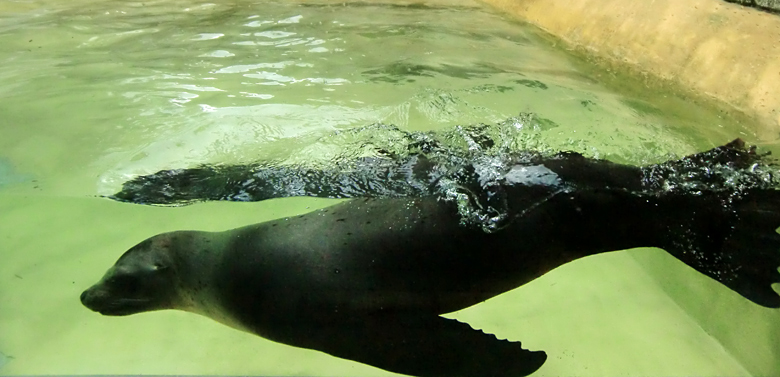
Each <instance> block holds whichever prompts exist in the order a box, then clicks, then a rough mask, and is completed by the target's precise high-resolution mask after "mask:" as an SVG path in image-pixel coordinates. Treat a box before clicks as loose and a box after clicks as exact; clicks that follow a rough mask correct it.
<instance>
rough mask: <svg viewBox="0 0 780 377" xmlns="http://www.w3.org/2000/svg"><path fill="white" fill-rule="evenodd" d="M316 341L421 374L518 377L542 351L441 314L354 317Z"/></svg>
mask: <svg viewBox="0 0 780 377" xmlns="http://www.w3.org/2000/svg"><path fill="white" fill-rule="evenodd" d="M330 330H331V331H332V330H336V331H338V332H334V333H333V334H332V336H328V337H327V339H325V344H321V345H320V347H318V348H319V349H320V350H321V351H325V352H327V353H329V354H331V355H334V356H337V357H341V358H345V359H349V360H354V361H358V362H361V363H364V364H368V365H372V366H375V367H378V368H382V369H385V370H388V371H392V372H396V373H403V374H408V375H412V376H419V377H496V376H507V377H509V376H512V377H521V376H526V375H529V374H531V373H533V372H535V371H536V370H537V369H539V368H540V367H541V366H542V364H544V362H545V360H546V359H547V354H545V353H544V351H529V350H527V349H523V348H522V347H521V344H520V342H513V341H508V340H500V339H498V338H496V336H495V335H492V334H486V333H484V332H483V331H481V330H475V329H473V328H472V327H471V326H469V325H468V324H466V323H462V322H458V321H456V320H452V319H446V318H443V317H439V316H430V317H428V316H426V317H416V316H415V317H396V316H383V317H382V318H381V319H377V318H371V319H368V320H366V321H360V320H355V321H354V322H353V321H350V324H349V325H347V326H345V327H344V328H343V329H342V328H340V327H339V328H338V329H336V328H333V327H331V328H330Z"/></svg>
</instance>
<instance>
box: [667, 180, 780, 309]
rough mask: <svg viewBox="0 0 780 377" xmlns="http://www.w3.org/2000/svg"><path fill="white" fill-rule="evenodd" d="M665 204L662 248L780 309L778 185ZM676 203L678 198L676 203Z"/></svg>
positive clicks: (738, 289)
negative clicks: (669, 212) (669, 214)
mask: <svg viewBox="0 0 780 377" xmlns="http://www.w3.org/2000/svg"><path fill="white" fill-rule="evenodd" d="M678 199H683V200H675V199H674V198H672V199H671V201H672V202H670V203H668V204H669V205H668V207H667V208H671V207H675V211H676V214H675V215H674V218H673V219H669V220H670V221H668V222H667V223H666V224H665V225H663V226H664V227H666V231H665V232H666V236H665V237H664V238H665V239H664V241H663V242H664V244H665V245H664V246H663V248H664V249H665V250H667V251H668V252H669V253H670V254H672V255H674V256H675V257H677V258H678V259H680V260H681V261H683V262H685V263H686V264H687V265H689V266H691V267H693V268H695V269H696V270H698V271H699V272H701V273H703V274H705V275H707V276H709V277H711V278H713V279H715V280H717V281H719V282H721V283H723V284H724V285H726V286H727V287H729V288H731V289H732V290H734V291H736V292H737V293H739V294H741V295H742V296H744V297H745V298H747V299H749V300H751V301H753V302H754V303H756V304H759V305H762V306H766V307H770V308H780V295H779V294H778V292H775V291H774V290H773V289H772V284H775V283H780V272H778V267H780V234H778V233H777V231H776V229H777V228H778V227H780V190H775V189H752V190H745V191H742V192H738V193H703V194H702V195H701V196H698V197H693V198H691V197H688V198H685V197H678ZM675 202H676V203H675Z"/></svg>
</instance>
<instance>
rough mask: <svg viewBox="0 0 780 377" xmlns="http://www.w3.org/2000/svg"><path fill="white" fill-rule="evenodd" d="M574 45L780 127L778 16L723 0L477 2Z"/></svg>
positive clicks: (759, 128)
mask: <svg viewBox="0 0 780 377" xmlns="http://www.w3.org/2000/svg"><path fill="white" fill-rule="evenodd" d="M482 1H484V2H486V3H488V4H491V5H493V6H495V7H497V8H499V9H502V10H504V11H506V12H508V13H510V14H512V15H515V16H518V17H519V18H521V19H523V20H525V21H528V22H530V23H532V24H534V25H536V26H538V27H540V28H541V29H543V30H545V31H547V32H549V33H550V34H552V35H553V36H555V37H558V38H560V39H562V40H563V41H565V42H567V43H569V44H570V45H572V46H573V47H574V48H579V49H584V50H587V51H588V52H589V53H590V54H592V55H594V56H596V57H598V58H604V59H606V60H607V61H610V62H613V63H620V64H623V65H625V66H627V67H628V68H631V69H634V70H637V71H639V72H642V73H648V74H651V75H653V76H655V77H657V78H660V79H662V80H668V81H669V82H675V83H678V84H680V85H681V86H682V87H683V88H688V89H691V90H693V91H694V92H696V93H700V94H703V95H705V96H708V97H712V98H714V99H716V100H718V101H720V102H723V103H725V104H727V105H729V106H732V107H734V108H736V109H737V110H739V111H741V112H744V113H745V114H747V115H749V116H751V117H754V118H755V119H757V121H758V123H759V124H757V125H756V129H755V130H754V131H755V132H756V133H757V134H758V136H759V137H760V138H761V139H764V140H767V141H768V140H775V139H777V138H778V133H779V132H780V16H778V15H774V14H768V13H764V12H761V11H758V10H755V9H750V8H745V7H742V6H740V5H737V4H731V3H726V2H723V1H721V0H689V1H679V0H655V1H620V0H576V1H575V0H544V1H542V0H482Z"/></svg>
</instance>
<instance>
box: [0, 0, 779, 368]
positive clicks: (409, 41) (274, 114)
mask: <svg viewBox="0 0 780 377" xmlns="http://www.w3.org/2000/svg"><path fill="white" fill-rule="evenodd" d="M0 62H2V70H0V114H2V116H0V242H2V243H0V252H2V253H6V254H4V256H6V255H8V256H9V257H8V259H3V261H4V262H3V263H2V264H0V301H2V302H3V310H0V333H3V334H4V335H3V337H0V338H1V339H0V351H2V353H0V368H2V369H1V370H0V372H2V373H10V374H60V373H65V374H107V373H118V374H127V373H171V374H231V373H232V374H254V375H258V374H268V375H344V376H346V375H353V376H358V375H359V376H367V375H372V376H373V375H388V374H387V373H384V372H383V371H380V370H378V369H376V368H371V367H368V366H365V365H362V364H355V363H347V362H344V361H343V360H338V359H335V358H332V357H329V356H327V355H324V354H321V353H316V352H309V351H301V350H298V349H290V348H283V347H281V346H278V345H276V344H273V343H270V342H265V341H264V340H262V339H259V338H257V337H250V336H244V335H242V334H236V333H234V332H231V331H230V330H226V329H225V328H222V327H218V326H216V325H214V326H212V327H208V326H209V325H210V323H205V322H198V321H199V320H201V319H200V318H192V317H189V316H184V315H183V314H179V313H173V314H171V313H156V314H155V315H148V316H147V315H143V316H139V317H133V318H130V319H125V320H126V321H125V320H123V321H111V320H107V319H104V318H97V317H96V316H93V315H92V314H93V313H89V312H88V311H87V310H86V309H84V308H83V307H82V306H81V305H80V303H79V302H78V295H79V293H80V291H81V290H82V289H83V288H84V287H85V286H87V285H88V284H91V282H92V281H93V280H94V279H95V278H96V277H97V276H99V274H102V272H103V271H104V270H105V267H106V266H107V265H110V263H113V261H114V260H115V259H116V257H117V256H118V255H120V253H121V251H123V250H125V249H126V248H127V247H129V246H132V245H133V244H135V243H136V242H137V241H139V240H141V239H144V238H146V237H148V236H149V235H151V234H156V233H159V232H162V231H168V230H175V229H209V230H223V229H227V228H229V227H237V226H241V225H245V224H249V223H252V222H257V221H263V220H268V219H272V218H275V217H282V216H288V215H290V214H292V213H303V212H307V211H310V210H313V209H314V208H319V207H323V206H326V205H330V204H331V203H332V202H331V201H316V200H311V199H300V200H295V199H293V200H290V201H284V202H282V201H267V202H263V203H260V204H247V203H242V204H241V205H235V204H233V205H230V206H228V205H227V204H224V203H223V204H213V203H211V204H198V205H195V206H190V207H186V208H177V209H171V208H149V207H143V206H136V205H129V204H118V203H114V202H111V201H109V200H107V199H104V198H95V196H99V195H111V194H114V193H116V192H117V191H118V190H119V189H121V187H122V184H123V183H124V182H126V181H128V180H130V179H132V178H135V177H138V176H142V175H146V174H153V173H156V172H158V171H161V170H169V169H187V168H195V167H198V166H201V165H203V164H206V165H208V166H230V165H232V164H256V163H258V164H262V163H266V164H269V165H271V164H276V165H279V166H299V165H307V166H311V167H323V166H334V165H338V164H342V163H344V162H345V161H346V162H349V161H356V160H357V161H377V160H372V159H378V158H379V157H382V156H386V155H398V156H406V157H408V156H409V155H410V152H409V150H408V148H409V145H410V144H409V140H410V139H409V136H408V135H410V134H414V135H417V136H415V137H419V138H422V139H424V138H425V137H426V136H424V135H426V134H425V133H427V132H437V135H439V139H438V142H439V143H441V145H443V146H444V147H443V149H444V150H450V151H451V150H460V151H467V152H468V151H475V150H478V149H479V146H478V145H477V144H478V143H477V142H475V141H474V139H473V138H470V137H464V135H466V136H469V135H471V136H473V135H475V133H473V132H472V130H474V129H480V130H482V131H480V132H483V131H484V132H488V133H490V132H498V131H496V130H499V129H500V128H495V127H494V128H480V127H481V126H479V124H486V125H495V124H497V123H501V124H502V125H503V126H507V127H510V128H511V129H512V132H514V134H513V136H512V137H511V138H508V139H507V138H502V136H501V135H496V134H490V135H488V136H489V137H490V138H494V139H495V140H509V141H508V143H509V144H511V145H509V144H507V145H500V146H499V147H500V148H497V149H501V148H504V149H501V150H503V151H506V150H511V151H520V150H524V149H532V150H537V151H543V152H549V153H554V152H558V151H561V150H572V151H576V152H579V153H582V154H584V155H586V156H588V157H597V158H602V159H609V160H612V161H616V162H621V163H630V164H652V163H658V162H661V161H666V160H668V159H671V158H672V157H680V156H684V155H687V154H691V153H696V152H701V151H704V150H708V149H710V148H712V147H715V146H718V145H722V144H725V143H727V142H729V141H731V140H733V139H734V138H736V137H742V138H744V139H745V140H746V141H747V142H748V143H755V142H761V140H755V137H754V135H753V133H752V132H751V131H750V129H751V128H750V126H749V125H746V124H742V123H740V122H741V120H739V119H737V118H733V117H730V116H729V115H727V114H726V113H723V112H719V111H717V109H713V108H711V107H707V106H705V105H699V104H696V103H692V102H689V101H687V100H686V99H685V98H683V97H675V95H674V94H673V93H665V92H658V93H656V92H650V93H645V90H644V89H643V88H645V86H644V84H643V83H639V82H633V81H630V80H628V79H627V81H625V82H623V83H622V84H623V85H624V86H625V87H631V88H634V90H630V91H623V90H619V89H616V88H615V87H614V86H611V85H609V84H607V83H604V82H603V81H602V80H600V79H599V77H598V76H599V75H602V74H603V75H604V76H612V75H615V74H614V73H605V72H602V71H599V69H598V68H595V67H592V66H589V65H588V64H586V63H585V62H583V61H581V60H578V59H576V58H575V57H573V56H572V55H571V54H570V53H568V52H567V51H565V50H563V49H562V48H560V47H556V46H553V45H552V44H551V43H550V40H549V39H548V37H546V36H545V35H544V34H543V33H542V32H540V31H538V30H536V29H533V28H531V27H529V26H528V25H525V24H523V23H520V22H517V21H513V20H511V19H510V18H508V17H505V16H504V15H501V14H498V13H496V12H495V11H494V10H492V9H489V8H486V7H485V6H484V5H482V4H480V3H477V2H472V1H468V0H458V1H449V2H426V3H413V4H411V5H401V4H400V3H381V4H378V5H372V4H370V3H364V2H327V1H323V2H318V1H314V2H310V3H300V2H288V1H267V2H260V1H244V0H235V1H225V2H214V3H197V2H192V1H182V0H154V1H143V2H141V1H119V0H106V1H86V0H73V1H63V0H28V1H21V0H19V1H17V0H13V1H6V2H1V3H0ZM637 92H642V94H641V95H637ZM669 103H676V104H677V105H676V106H678V107H676V108H671V107H670V106H667V104H669ZM507 120H509V121H508V122H507ZM502 122H503V123H502ZM475 125H476V126H475ZM469 132H472V133H469ZM422 139H419V140H418V139H415V140H414V141H415V142H421V140H422ZM422 142H425V140H422ZM475 143H476V144H475ZM415 145H416V144H415ZM404 153H407V154H406V155H404ZM469 156H473V155H469V154H468V153H464V154H463V156H457V157H458V158H461V160H466V159H468V157H469ZM479 157H480V158H483V159H482V160H479V161H476V162H477V163H481V164H482V165H480V166H489V167H497V168H496V171H499V170H500V174H499V173H496V174H494V175H495V176H496V177H500V178H501V179H505V180H508V181H511V182H528V181H529V180H539V182H543V183H544V184H551V183H553V184H554V183H555V177H553V176H551V175H549V174H548V173H547V172H546V171H544V170H543V169H540V168H539V167H538V166H529V167H519V168H512V167H509V165H507V164H505V162H504V161H495V160H491V159H490V158H491V155H490V154H489V153H487V154H483V155H480V156H479ZM361 159H363V160H361ZM461 162H462V161H461ZM477 163H475V165H479V164H477ZM498 168H500V169H498ZM501 169H503V170H501ZM483 173H484V175H485V176H486V177H487V176H489V177H493V175H491V174H493V171H492V170H489V169H486V171H485V172H483ZM689 173H690V172H689ZM693 173H695V174H709V172H693ZM693 173H692V174H693ZM493 178H495V177H493ZM444 183H447V182H444ZM448 188H452V189H453V191H451V193H452V195H453V196H457V195H460V192H458V191H457V190H455V188H454V183H453V186H452V187H449V186H448V187H442V189H443V190H447V189H448ZM407 189H409V188H407ZM411 189H416V188H411ZM686 189H691V190H694V189H696V187H692V188H686ZM458 198H460V197H456V198H455V199H458ZM285 200H287V199H285ZM479 215H480V216H482V215H483V214H479ZM482 220H485V221H487V222H488V223H490V222H491V221H494V220H495V221H500V219H490V218H488V219H482V218H480V221H482ZM490 224H492V223H490ZM43 230H45V231H43ZM650 252H652V251H647V253H650ZM610 258H612V259H610ZM648 260H651V258H648ZM601 261H607V262H606V263H602V262H601ZM577 266H579V267H577ZM577 266H575V267H569V266H568V265H567V266H565V267H566V268H567V270H566V271H574V272H576V273H574V274H564V273H560V272H559V271H560V269H559V270H556V271H557V272H558V273H559V275H557V279H556V280H555V281H552V280H545V281H543V282H538V281H537V282H534V283H532V284H535V286H533V289H531V288H529V289H528V290H525V291H524V293H522V294H524V295H525V296H522V299H521V300H510V299H506V298H504V299H503V301H501V300H500V299H499V300H492V301H491V302H492V305H494V306H490V305H491V302H488V303H485V304H480V305H478V306H479V307H480V308H484V309H477V310H478V311H467V312H466V313H462V314H461V315H463V316H464V318H469V316H472V317H473V318H472V319H474V321H473V323H477V324H478V326H482V327H481V328H485V329H491V328H492V329H493V330H492V331H496V332H498V331H499V330H501V331H503V334H506V335H504V336H512V337H515V338H520V337H522V338H523V341H524V342H525V341H526V339H527V340H528V342H529V343H528V344H530V345H532V346H533V347H539V348H541V347H546V348H547V349H548V350H553V351H556V355H559V356H558V357H557V359H558V360H557V361H556V363H557V364H550V365H551V367H550V368H559V367H558V366H557V365H561V367H560V368H561V369H548V370H547V371H551V372H549V374H551V375H572V374H574V373H577V374H583V375H585V374H587V375H593V376H597V375H609V374H610V373H613V374H621V373H622V374H624V375H625V374H626V371H636V370H645V371H651V372H648V373H647V374H648V375H705V374H709V375H717V374H718V373H721V374H728V375H737V374H743V375H744V374H747V372H746V370H745V369H744V368H743V367H742V366H740V364H739V363H738V362H736V361H734V360H733V359H732V356H730V355H729V354H728V353H727V352H726V351H724V349H723V347H722V346H721V345H720V343H717V342H715V341H712V339H711V335H710V334H709V333H707V331H711V328H707V329H706V331H702V328H701V327H700V324H699V323H698V322H696V321H694V320H692V319H691V317H690V316H688V314H687V312H684V311H683V310H682V309H680V306H678V305H677V304H675V303H674V302H672V301H671V300H670V299H669V298H668V297H667V295H666V294H665V293H662V292H661V293H659V292H660V291H661V289H660V288H657V282H656V281H655V280H653V279H651V278H650V277H649V275H648V274H647V273H646V272H644V270H643V269H642V268H641V267H640V266H638V264H637V262H636V261H634V260H633V259H631V258H628V257H625V258H624V257H621V256H617V257H615V256H605V257H604V258H603V259H600V260H599V262H593V261H583V263H581V264H578V265H577ZM658 270H660V271H664V272H665V271H666V270H665V269H663V268H661V267H659V269H658ZM556 271H554V272H556ZM680 271H681V272H680V273H679V274H680V275H683V276H687V275H684V274H685V271H682V268H680ZM588 273H589V274H590V275H588ZM675 276H676V275H675ZM600 278H601V279H602V280H599V279H600ZM584 279H589V282H588V284H582V280H584ZM669 279H672V278H669ZM691 279H693V278H691ZM591 280H592V281H591ZM670 281H672V280H670ZM687 283H689V281H687V280H686V284H687ZM670 284H671V283H670ZM696 284H698V283H696ZM702 284H708V283H707V282H705V283H702ZM616 287H617V288H616ZM648 287H650V288H648ZM696 287H699V286H698V285H696ZM711 289H719V288H717V287H716V288H711ZM704 290H705V289H702V291H704ZM636 292H639V293H636ZM692 295H693V294H692ZM627 298H628V299H635V300H634V301H631V300H628V299H627ZM735 300H736V299H735ZM498 302H501V304H497V303H498ZM692 302H693V303H694V304H701V305H702V306H703V307H705V306H706V307H709V306H708V305H710V303H709V302H699V301H696V300H693V301H692ZM736 302H737V303H738V304H737V305H740V304H739V303H741V301H736ZM694 304H691V305H694ZM6 305H7V306H6ZM496 305H503V306H499V308H500V309H496V307H497V306H496ZM718 305H720V304H718ZM721 306H726V305H721ZM6 308H13V309H12V310H6ZM572 308H576V310H573V309H572ZM648 308H652V310H648ZM469 310H471V309H469ZM479 310H482V311H481V312H480V311H479ZM622 310H625V311H622ZM739 310H744V311H750V310H755V308H752V307H748V306H747V304H745V305H744V306H742V307H739ZM474 313H480V314H474ZM627 313H628V314H627ZM158 314H159V315H158ZM501 315H504V317H501ZM642 315H644V316H642ZM480 318H481V319H482V320H483V321H482V322H479V321H478V319H480ZM667 318H673V319H672V320H668V319H667ZM518 319H519V320H520V321H519V322H520V323H515V320H518ZM510 321H512V322H511V325H510V324H509V323H510ZM120 322H121V323H120ZM594 323H595V324H599V325H600V326H601V327H599V329H617V330H620V331H614V332H613V331H603V333H596V332H597V331H598V330H593V331H590V330H582V329H584V328H590V327H588V326H589V325H593V324H594ZM724 323H725V324H724V325H723V326H722V329H725V330H722V329H721V330H722V331H720V333H721V334H722V333H729V332H733V333H737V332H740V333H741V332H742V331H743V329H742V328H741V327H730V325H732V326H733V324H732V323H731V322H728V321H727V320H724ZM742 325H743V324H740V326H742ZM745 326H747V325H745ZM756 326H758V325H756ZM761 326H763V325H761ZM758 327H760V326H758ZM648 328H651V329H660V330H662V331H655V330H650V331H651V332H653V334H649V335H648V334H647V332H648V330H647V329H648ZM496 329H497V330H496ZM638 329H641V331H640V330H638ZM762 329H763V328H762ZM762 329H758V330H756V329H754V330H753V333H752V334H754V335H755V334H764V331H763V330H762ZM144 331H146V332H144ZM744 331H749V330H744ZM713 332H717V331H713ZM656 333H657V334H656ZM109 334H110V335H109ZM659 334H660V335H659ZM668 334H672V335H673V336H672V335H669V338H663V336H665V335H668ZM107 335H108V336H107ZM645 336H648V337H649V336H657V337H658V338H651V339H645V338H644V337H645ZM754 338H755V337H754ZM754 338H750V337H748V338H745V339H748V340H750V339H754ZM659 339H663V340H659ZM689 339H695V340H691V341H689ZM748 340H746V341H745V342H746V343H747V342H748ZM656 341H657V342H661V343H659V346H658V347H657V348H654V349H653V350H652V352H657V353H654V354H652V356H647V355H646V354H647V353H648V352H649V351H648V349H647V348H649V347H650V346H648V344H650V343H654V342H656ZM545 342H548V343H545ZM586 342H590V343H587V344H586ZM594 342H595V344H594ZM226 344H227V345H228V346H225V345H226ZM583 345H584V348H583ZM750 346H751V347H753V345H752V344H751V345H750ZM555 347H558V348H557V349H556V348H555ZM575 347H577V348H575ZM610 347H611V348H610ZM630 347H634V348H633V349H629V348H630ZM686 347H687V348H686ZM757 348H761V347H757ZM764 348H766V350H764ZM572 349H577V350H578V351H576V352H575V351H571V350H572ZM298 352H303V353H298ZM615 352H619V353H621V354H620V357H614V355H615ZM761 352H767V353H771V352H772V350H770V348H769V347H763V348H761V349H756V350H755V352H754V353H756V354H759V353H761ZM623 353H625V355H643V356H641V357H640V356H634V357H629V356H626V357H623ZM696 355H703V356H701V357H700V358H699V359H697V361H698V363H694V364H690V365H689V364H687V361H688V360H687V359H688V358H689V356H690V357H694V356H696ZM675 358H676V359H675ZM708 358H709V359H708ZM299 359H300V360H305V362H306V363H305V364H301V365H304V366H298V364H296V363H291V362H289V360H299ZM659 360H665V361H669V360H671V361H669V362H664V363H662V362H660V361H659ZM701 360H708V362H703V361H701ZM195 361H197V362H198V363H197V364H196V363H195ZM147 363H154V364H147ZM589 363H590V364H589ZM708 363H709V364H708ZM587 366H590V369H588V367H587ZM567 368H568V369H567ZM664 368H667V369H664ZM707 368H709V369H707ZM266 371H268V372H267V373H266ZM615 371H617V372H615ZM383 373H384V374H383Z"/></svg>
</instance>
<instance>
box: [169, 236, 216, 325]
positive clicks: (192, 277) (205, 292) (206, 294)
mask: <svg viewBox="0 0 780 377" xmlns="http://www.w3.org/2000/svg"><path fill="white" fill-rule="evenodd" d="M166 235H167V236H168V237H170V239H171V241H172V242H171V244H173V245H176V246H175V247H172V248H171V249H170V252H171V254H172V257H173V258H172V259H173V263H174V265H175V266H174V268H175V270H176V280H177V281H176V285H177V291H178V292H179V297H178V300H177V301H178V302H177V303H176V308H177V309H180V310H186V311H190V312H195V313H198V314H203V315H207V316H212V314H213V313H212V309H213V306H214V305H213V303H214V302H216V301H217V299H218V298H217V297H216V296H217V294H216V292H215V286H214V276H215V269H216V268H217V267H216V266H218V265H219V262H220V258H221V253H220V250H221V249H222V248H223V247H224V246H223V245H224V237H223V236H222V234H221V233H213V232H202V231H177V232H171V233H167V234H166Z"/></svg>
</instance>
